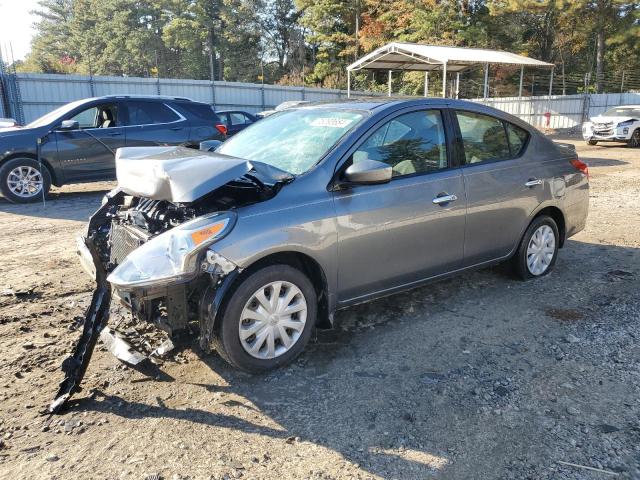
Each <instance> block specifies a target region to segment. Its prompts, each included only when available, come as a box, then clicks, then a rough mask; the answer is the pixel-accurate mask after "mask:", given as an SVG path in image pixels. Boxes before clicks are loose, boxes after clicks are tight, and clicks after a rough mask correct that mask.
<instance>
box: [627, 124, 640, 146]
mask: <svg viewBox="0 0 640 480" xmlns="http://www.w3.org/2000/svg"><path fill="white" fill-rule="evenodd" d="M627 145H629V146H630V147H631V148H638V147H640V128H636V129H635V130H634V131H633V133H632V134H631V139H630V140H629V142H628V143H627Z"/></svg>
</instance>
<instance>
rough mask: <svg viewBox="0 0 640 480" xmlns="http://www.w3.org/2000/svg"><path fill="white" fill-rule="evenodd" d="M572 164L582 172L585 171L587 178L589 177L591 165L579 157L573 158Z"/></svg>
mask: <svg viewBox="0 0 640 480" xmlns="http://www.w3.org/2000/svg"><path fill="white" fill-rule="evenodd" d="M571 165H573V166H574V167H575V169H576V170H580V171H581V172H582V173H584V174H585V175H586V176H587V178H589V165H587V164H586V163H584V162H583V161H582V160H579V159H577V158H574V159H573V160H571Z"/></svg>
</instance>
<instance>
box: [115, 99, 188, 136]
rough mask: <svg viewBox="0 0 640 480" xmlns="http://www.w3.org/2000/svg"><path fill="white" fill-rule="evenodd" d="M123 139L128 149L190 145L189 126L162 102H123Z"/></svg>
mask: <svg viewBox="0 0 640 480" xmlns="http://www.w3.org/2000/svg"><path fill="white" fill-rule="evenodd" d="M124 105H125V111H126V117H125V126H126V128H125V135H126V144H127V146H128V147H144V146H153V145H183V144H186V143H188V142H189V123H188V122H187V119H186V118H185V117H184V115H182V114H181V113H179V112H178V111H177V110H175V109H174V108H171V107H170V106H169V105H167V104H165V103H164V102H159V101H151V100H149V101H146V100H131V101H127V102H124Z"/></svg>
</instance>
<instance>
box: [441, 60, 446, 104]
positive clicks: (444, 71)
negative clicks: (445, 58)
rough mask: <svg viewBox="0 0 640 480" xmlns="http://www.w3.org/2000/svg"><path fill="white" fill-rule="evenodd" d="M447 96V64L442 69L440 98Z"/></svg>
mask: <svg viewBox="0 0 640 480" xmlns="http://www.w3.org/2000/svg"><path fill="white" fill-rule="evenodd" d="M446 96H447V62H444V66H443V67H442V98H445V97H446Z"/></svg>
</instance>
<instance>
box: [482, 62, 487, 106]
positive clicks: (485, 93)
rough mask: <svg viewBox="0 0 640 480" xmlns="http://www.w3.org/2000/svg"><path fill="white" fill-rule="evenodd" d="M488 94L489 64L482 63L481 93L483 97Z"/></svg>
mask: <svg viewBox="0 0 640 480" xmlns="http://www.w3.org/2000/svg"><path fill="white" fill-rule="evenodd" d="M488 96H489V64H488V63H485V64H484V91H483V94H482V97H483V98H487V97H488Z"/></svg>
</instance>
